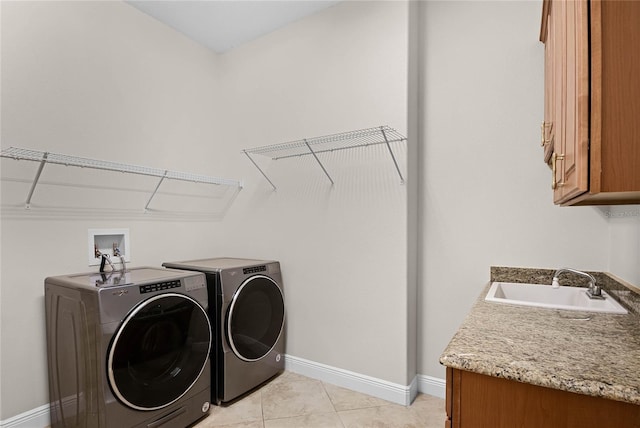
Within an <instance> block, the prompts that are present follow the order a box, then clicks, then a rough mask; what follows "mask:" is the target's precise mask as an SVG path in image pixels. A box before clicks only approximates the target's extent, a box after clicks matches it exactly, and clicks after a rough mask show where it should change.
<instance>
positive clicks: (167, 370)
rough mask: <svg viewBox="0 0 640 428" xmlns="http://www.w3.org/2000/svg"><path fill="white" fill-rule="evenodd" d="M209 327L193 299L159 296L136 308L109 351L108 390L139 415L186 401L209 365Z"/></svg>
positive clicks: (116, 335) (122, 325)
mask: <svg viewBox="0 0 640 428" xmlns="http://www.w3.org/2000/svg"><path fill="white" fill-rule="evenodd" d="M210 349H211V326H210V324H209V318H208V317H207V314H206V311H205V310H204V308H203V307H202V306H200V304H199V303H198V302H196V301H195V300H194V299H192V298H191V297H189V296H186V295H183V294H177V293H165V294H159V295H156V296H154V297H151V298H150V299H148V300H145V301H144V302H142V303H141V304H139V305H138V306H136V307H135V308H134V309H133V310H132V311H131V312H130V313H129V314H128V315H127V317H126V318H125V319H124V321H123V322H122V324H121V325H120V327H119V328H118V330H117V331H116V333H115V335H114V337H113V340H112V341H111V345H110V347H109V359H108V362H107V371H108V377H109V385H110V386H111V389H112V391H113V393H114V394H115V395H116V397H118V399H119V400H120V401H121V402H123V403H124V404H126V405H127V406H129V407H131V408H134V409H137V410H155V409H160V408H162V407H165V406H168V405H170V404H172V403H174V402H175V401H176V400H178V399H179V398H180V397H182V396H183V395H184V394H186V392H187V391H188V390H189V389H190V388H191V387H192V386H193V384H194V383H195V382H196V381H197V380H198V378H199V377H200V374H201V373H202V371H203V370H204V368H205V365H206V363H207V360H208V359H209V351H210Z"/></svg>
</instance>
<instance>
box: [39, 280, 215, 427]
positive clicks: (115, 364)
mask: <svg viewBox="0 0 640 428" xmlns="http://www.w3.org/2000/svg"><path fill="white" fill-rule="evenodd" d="M207 309H208V294H207V287H206V283H205V276H204V275H203V274H201V273H197V272H185V271H175V270H170V269H162V268H148V267H144V268H133V269H129V270H128V271H126V272H109V273H107V274H100V273H88V274H77V275H64V276H56V277H49V278H46V279H45V310H46V327H47V328H46V332H47V353H48V368H49V394H50V401H51V404H50V411H51V427H52V428H63V427H64V428H67V427H92V428H93V427H100V428H112V427H113V428H134V427H135V428H138V427H158V428H173V427H175V428H184V427H185V426H187V425H190V424H192V423H193V422H195V421H196V420H198V419H200V418H202V417H203V416H205V415H206V414H207V412H208V410H209V402H210V399H211V380H210V379H211V377H210V372H211V367H210V364H211V363H210V359H209V355H210V350H211V346H212V343H213V340H212V330H211V326H210V322H209V318H208V314H207Z"/></svg>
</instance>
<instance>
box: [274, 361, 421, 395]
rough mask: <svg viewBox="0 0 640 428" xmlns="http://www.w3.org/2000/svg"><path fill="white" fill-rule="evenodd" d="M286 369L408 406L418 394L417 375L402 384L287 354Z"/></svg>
mask: <svg viewBox="0 0 640 428" xmlns="http://www.w3.org/2000/svg"><path fill="white" fill-rule="evenodd" d="M284 364H285V369H286V370H288V371H291V372H293V373H298V374H301V375H304V376H307V377H310V378H312V379H318V380H321V381H323V382H327V383H330V384H333V385H337V386H341V387H343V388H348V389H351V390H353V391H358V392H361V393H363V394H368V395H371V396H373V397H377V398H381V399H383V400H387V401H391V402H393V403H397V404H401V405H403V406H408V405H409V404H411V402H413V400H414V398H415V397H416V395H418V390H419V382H418V380H417V377H416V378H414V379H413V380H412V381H411V384H409V385H400V384H397V383H393V382H388V381H386V380H382V379H377V378H374V377H371V376H367V375H363V374H360V373H355V372H352V371H349V370H344V369H339V368H336V367H332V366H328V365H326V364H321V363H316V362H314V361H309V360H305V359H303V358H298V357H294V356H291V355H286V356H285V360H284Z"/></svg>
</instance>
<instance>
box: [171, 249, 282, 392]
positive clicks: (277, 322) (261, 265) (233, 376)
mask: <svg viewBox="0 0 640 428" xmlns="http://www.w3.org/2000/svg"><path fill="white" fill-rule="evenodd" d="M163 266H165V267H168V268H173V269H185V270H190V271H198V272H203V273H205V274H206V278H207V286H208V289H209V315H210V318H211V320H212V321H211V322H212V324H213V325H214V330H215V337H216V346H215V352H214V353H212V360H213V361H214V364H213V365H214V366H215V367H216V370H215V373H214V374H213V379H212V384H215V391H212V401H214V402H216V403H218V404H220V403H222V402H227V401H230V400H233V399H234V398H237V397H239V396H240V395H242V394H244V393H246V392H248V391H250V390H251V389H253V388H255V387H257V386H258V385H260V384H262V383H264V382H265V381H267V380H268V379H270V378H272V377H273V376H275V375H277V374H278V373H281V372H282V371H283V370H284V351H285V337H284V336H285V335H284V325H285V304H284V291H283V286H282V274H281V272H280V263H279V262H277V261H267V260H251V259H239V258H229V257H223V258H213V259H200V260H189V261H182V262H166V263H163Z"/></svg>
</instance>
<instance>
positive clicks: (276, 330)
mask: <svg viewBox="0 0 640 428" xmlns="http://www.w3.org/2000/svg"><path fill="white" fill-rule="evenodd" d="M283 326H284V297H283V295H282V290H280V287H278V284H276V282H275V281H274V280H272V279H271V278H269V277H268V276H264V275H255V276H252V277H251V278H248V279H247V280H245V281H244V282H243V283H242V285H240V287H239V288H238V290H237V291H236V293H235V294H234V295H233V299H232V300H231V304H230V305H229V312H228V313H227V330H226V333H227V340H228V341H229V345H230V346H231V348H232V349H233V352H234V353H235V354H236V355H237V356H238V358H240V359H242V360H245V361H257V360H259V359H261V358H262V357H264V356H265V355H267V354H268V353H269V351H271V350H272V349H273V347H274V346H275V345H276V343H277V342H278V338H279V337H280V334H281V333H282V327H283Z"/></svg>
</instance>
